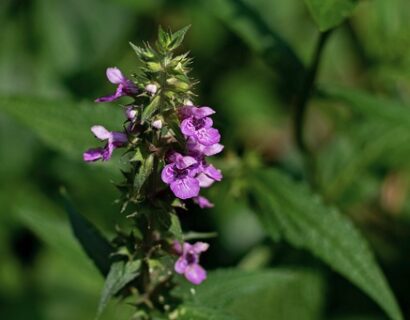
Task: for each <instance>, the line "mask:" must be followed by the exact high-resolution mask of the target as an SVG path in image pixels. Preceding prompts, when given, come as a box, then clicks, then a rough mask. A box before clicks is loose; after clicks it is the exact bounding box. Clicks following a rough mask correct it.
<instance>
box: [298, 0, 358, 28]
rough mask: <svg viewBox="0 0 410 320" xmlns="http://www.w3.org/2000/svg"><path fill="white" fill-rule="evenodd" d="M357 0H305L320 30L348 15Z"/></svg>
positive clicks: (332, 25) (331, 26) (333, 24)
mask: <svg viewBox="0 0 410 320" xmlns="http://www.w3.org/2000/svg"><path fill="white" fill-rule="evenodd" d="M358 2H359V1H358V0H305V3H306V5H307V6H308V8H309V11H310V14H311V15H312V17H313V19H314V20H315V22H316V24H317V26H318V27H319V30H320V31H326V30H328V29H331V28H333V27H335V26H337V25H339V24H340V23H342V21H343V20H344V19H345V18H347V17H348V16H350V15H351V14H352V11H353V9H354V8H355V6H356V5H357V3H358Z"/></svg>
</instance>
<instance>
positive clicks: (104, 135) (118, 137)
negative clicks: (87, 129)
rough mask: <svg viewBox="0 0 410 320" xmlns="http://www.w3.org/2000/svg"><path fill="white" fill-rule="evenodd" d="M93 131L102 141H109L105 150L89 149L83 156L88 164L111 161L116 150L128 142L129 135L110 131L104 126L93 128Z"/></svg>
mask: <svg viewBox="0 0 410 320" xmlns="http://www.w3.org/2000/svg"><path fill="white" fill-rule="evenodd" d="M91 131H92V132H93V133H94V135H95V136H96V137H97V138H98V139H100V140H101V141H104V140H107V144H106V145H105V147H104V148H95V149H89V150H87V151H86V152H84V154H83V159H84V161H86V162H92V161H97V160H100V159H102V160H103V161H106V160H109V159H110V158H111V156H112V153H113V151H114V149H116V148H119V147H122V146H124V145H125V144H126V142H127V141H128V139H127V135H126V134H124V133H122V132H116V131H108V130H107V129H105V128H104V127H103V126H93V127H92V128H91Z"/></svg>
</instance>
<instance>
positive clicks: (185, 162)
mask: <svg viewBox="0 0 410 320" xmlns="http://www.w3.org/2000/svg"><path fill="white" fill-rule="evenodd" d="M197 163H198V161H196V160H195V158H193V157H190V156H181V155H177V156H176V157H175V165H176V167H177V168H178V169H186V168H188V167H190V166H192V165H194V164H197Z"/></svg>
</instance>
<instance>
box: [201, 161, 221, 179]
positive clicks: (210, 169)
mask: <svg viewBox="0 0 410 320" xmlns="http://www.w3.org/2000/svg"><path fill="white" fill-rule="evenodd" d="M203 170H204V171H203V172H204V173H205V174H206V175H207V176H208V177H210V178H212V179H214V180H216V181H221V180H222V178H223V176H222V172H221V170H219V169H217V168H215V167H214V166H213V165H212V164H208V165H206V166H204V168H203Z"/></svg>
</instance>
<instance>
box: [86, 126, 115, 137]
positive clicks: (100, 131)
mask: <svg viewBox="0 0 410 320" xmlns="http://www.w3.org/2000/svg"><path fill="white" fill-rule="evenodd" d="M91 131H92V133H94V135H95V136H96V137H97V138H98V139H100V140H108V139H111V137H112V134H111V132H110V131H108V130H107V129H105V128H104V127H103V126H92V127H91Z"/></svg>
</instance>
